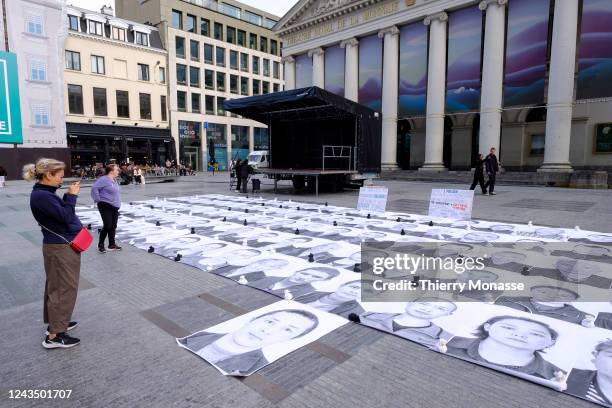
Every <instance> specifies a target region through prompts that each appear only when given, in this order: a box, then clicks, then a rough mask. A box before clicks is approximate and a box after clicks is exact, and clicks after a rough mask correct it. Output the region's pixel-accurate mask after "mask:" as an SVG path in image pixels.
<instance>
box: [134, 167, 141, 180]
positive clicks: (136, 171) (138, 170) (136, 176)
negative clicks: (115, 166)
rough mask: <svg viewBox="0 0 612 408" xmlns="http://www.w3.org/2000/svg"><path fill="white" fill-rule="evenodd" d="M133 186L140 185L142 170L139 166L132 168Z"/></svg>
mask: <svg viewBox="0 0 612 408" xmlns="http://www.w3.org/2000/svg"><path fill="white" fill-rule="evenodd" d="M134 184H142V169H141V168H140V166H138V165H137V166H134Z"/></svg>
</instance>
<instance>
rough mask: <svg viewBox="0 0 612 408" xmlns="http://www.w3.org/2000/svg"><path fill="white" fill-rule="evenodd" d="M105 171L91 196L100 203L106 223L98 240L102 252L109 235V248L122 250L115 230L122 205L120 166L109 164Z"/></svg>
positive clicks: (103, 221)
mask: <svg viewBox="0 0 612 408" xmlns="http://www.w3.org/2000/svg"><path fill="white" fill-rule="evenodd" d="M104 173H105V175H104V176H102V177H100V178H99V179H98V180H96V182H95V183H94V184H93V186H91V198H93V200H94V202H95V203H96V204H97V205H98V210H99V211H100V216H101V217H102V223H103V225H104V226H103V228H102V231H100V239H99V241H98V252H100V253H101V254H105V253H106V249H104V241H105V240H106V237H107V236H108V250H109V251H121V247H120V246H118V245H117V244H116V243H115V232H116V230H117V221H118V220H119V208H120V207H121V190H120V187H119V184H117V181H116V178H117V176H118V175H119V168H118V167H117V165H116V164H109V165H107V166H106V167H105V168H104Z"/></svg>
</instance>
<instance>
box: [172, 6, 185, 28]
mask: <svg viewBox="0 0 612 408" xmlns="http://www.w3.org/2000/svg"><path fill="white" fill-rule="evenodd" d="M172 28H176V29H177V30H182V29H183V13H181V12H180V11H177V10H172Z"/></svg>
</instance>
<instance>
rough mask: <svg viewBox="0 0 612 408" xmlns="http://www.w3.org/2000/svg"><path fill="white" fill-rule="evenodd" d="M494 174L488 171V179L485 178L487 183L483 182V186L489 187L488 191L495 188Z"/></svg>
mask: <svg viewBox="0 0 612 408" xmlns="http://www.w3.org/2000/svg"><path fill="white" fill-rule="evenodd" d="M495 175H496V174H495V173H489V180H487V184H485V188H488V189H489V193H492V192H493V190H495Z"/></svg>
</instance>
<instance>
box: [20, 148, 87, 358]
mask: <svg viewBox="0 0 612 408" xmlns="http://www.w3.org/2000/svg"><path fill="white" fill-rule="evenodd" d="M65 167H66V165H65V164H64V163H62V162H60V161H57V160H54V159H39V160H38V161H37V162H36V164H28V165H26V166H24V167H23V178H24V179H25V180H28V181H36V184H35V185H34V188H33V190H32V194H31V195H30V208H31V210H32V215H33V216H34V219H35V220H36V221H37V222H38V224H39V225H40V226H41V230H42V234H43V259H44V265H45V274H46V277H47V280H46V282H45V297H44V301H43V303H44V316H43V317H44V322H45V323H46V324H48V327H47V333H48V334H47V336H46V338H45V340H44V341H43V343H42V345H43V347H44V348H47V349H53V348H69V347H74V346H76V345H77V344H79V342H80V340H79V339H77V338H75V337H71V336H69V335H67V334H66V332H67V331H68V330H71V329H73V328H75V327H76V325H77V323H76V322H71V321H70V318H71V317H72V311H73V310H74V305H75V303H76V298H77V291H78V288H79V274H80V270H81V254H80V253H79V252H76V251H75V250H73V249H72V248H71V247H70V245H69V242H71V241H72V240H73V239H74V238H75V237H76V236H77V234H78V233H79V232H80V231H81V229H82V225H81V222H80V221H79V219H78V217H77V216H76V214H75V210H74V208H75V205H76V202H77V196H78V194H79V190H80V188H81V187H80V185H79V182H78V181H77V182H74V183H72V184H71V185H70V187H69V188H68V192H67V193H66V194H64V197H63V198H59V197H58V196H57V195H56V194H55V191H56V190H57V189H58V188H59V187H61V185H62V179H63V177H64V168H65Z"/></svg>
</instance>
